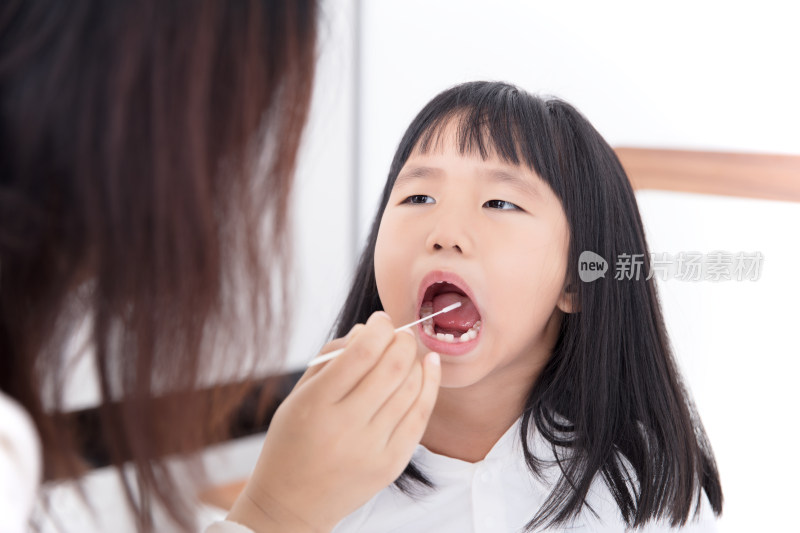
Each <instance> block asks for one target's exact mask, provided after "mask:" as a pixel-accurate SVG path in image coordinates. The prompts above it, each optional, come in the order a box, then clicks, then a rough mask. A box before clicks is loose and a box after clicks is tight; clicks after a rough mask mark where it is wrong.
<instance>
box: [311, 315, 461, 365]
mask: <svg viewBox="0 0 800 533" xmlns="http://www.w3.org/2000/svg"><path fill="white" fill-rule="evenodd" d="M456 307H461V302H456V303H454V304H451V305H448V306H447V307H445V308H444V309H442V310H441V311H436V312H435V313H433V314H430V315H428V316H424V317H422V318H420V319H419V320H415V321H414V322H411V323H410V324H406V325H405V326H400V327H399V328H397V329H396V330H394V332H395V333H397V332H398V331H400V330H403V329H408V328H410V327H411V326H416V325H417V324H419V323H420V322H423V321H425V320H428V319H429V318H431V317H434V316H436V315H441V314H442V313H447V312H448V311H452V310H453V309H455V308H456ZM342 352H344V348H339V349H338V350H334V351H332V352H328V353H325V354H322V355H320V356H318V357H315V358H314V359H312V360H311V362H310V363H308V366H309V368H311V367H312V366H316V365H318V364H320V363H324V362H325V361H330V360H331V359H333V358H335V357H337V356H339V355H340V354H341V353H342Z"/></svg>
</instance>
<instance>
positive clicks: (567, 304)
mask: <svg viewBox="0 0 800 533" xmlns="http://www.w3.org/2000/svg"><path fill="white" fill-rule="evenodd" d="M556 305H557V306H558V308H559V309H561V311H562V312H564V313H577V312H579V311H580V310H581V305H580V302H579V301H578V288H577V287H576V286H575V284H573V283H566V284H564V288H563V289H562V290H561V296H560V297H559V298H558V303H557V304H556Z"/></svg>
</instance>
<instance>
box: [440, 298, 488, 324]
mask: <svg viewBox="0 0 800 533" xmlns="http://www.w3.org/2000/svg"><path fill="white" fill-rule="evenodd" d="M456 302H461V307H458V308H456V309H453V310H452V311H448V312H447V313H443V314H441V315H437V316H435V317H433V323H434V324H435V325H436V326H438V327H440V328H442V329H448V330H458V331H461V332H464V331H467V330H468V329H469V328H471V327H472V326H474V325H475V322H477V321H478V320H480V319H481V315H480V314H479V313H478V310H477V309H475V305H474V304H473V303H472V300H470V299H469V298H468V297H466V296H465V295H463V294H459V293H457V292H442V293H439V294H437V295H436V296H434V297H433V312H434V313H436V312H438V311H441V310H442V309H444V308H445V307H447V306H448V305H451V304H454V303H456Z"/></svg>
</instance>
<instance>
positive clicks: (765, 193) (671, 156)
mask: <svg viewBox="0 0 800 533" xmlns="http://www.w3.org/2000/svg"><path fill="white" fill-rule="evenodd" d="M615 152H616V153H617V156H618V157H619V159H620V161H621V162H622V166H623V167H624V168H625V171H626V172H627V174H628V177H629V178H630V180H631V183H632V184H633V187H634V189H655V190H662V191H682V192H691V193H698V194H715V195H723V196H739V197H745V198H761V199H766V200H782V201H791V202H800V155H777V154H751V153H737V152H702V151H692V150H661V149H651V148H629V147H619V148H615Z"/></svg>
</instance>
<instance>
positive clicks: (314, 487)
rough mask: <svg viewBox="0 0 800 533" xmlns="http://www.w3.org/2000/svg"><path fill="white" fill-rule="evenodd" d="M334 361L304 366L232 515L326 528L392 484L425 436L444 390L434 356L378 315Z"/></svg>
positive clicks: (281, 525)
mask: <svg viewBox="0 0 800 533" xmlns="http://www.w3.org/2000/svg"><path fill="white" fill-rule="evenodd" d="M341 346H346V349H345V351H344V353H342V354H341V355H340V356H339V357H337V358H335V359H333V360H332V361H330V362H328V363H326V364H324V365H320V366H318V367H314V368H311V369H310V370H308V371H307V372H306V373H305V374H304V375H303V377H302V378H301V379H300V381H299V382H298V383H297V385H296V386H295V388H294V390H293V391H292V393H291V394H290V395H289V396H288V398H286V400H285V401H284V402H283V403H282V404H281V406H280V407H279V408H278V410H277V412H276V413H275V416H274V418H273V419H272V422H271V423H270V427H269V430H268V432H267V438H266V440H265V442H264V447H263V448H262V451H261V456H260V457H259V460H258V463H257V465H256V468H255V471H254V472H253V475H252V476H251V478H250V480H249V481H248V483H247V485H246V487H245V489H244V491H243V492H242V495H241V496H239V499H238V500H237V501H236V503H235V504H234V507H233V509H232V510H231V512H230V514H229V515H228V519H229V520H231V521H234V522H239V523H240V524H243V525H245V526H248V527H250V528H251V529H253V530H254V531H256V532H257V533H260V532H262V531H281V532H294V531H330V530H331V529H332V528H333V527H334V526H335V525H336V524H337V523H338V522H339V521H340V520H341V519H342V518H344V517H345V516H346V515H348V514H349V513H351V512H353V511H354V510H356V509H357V508H358V507H359V506H361V505H363V504H364V503H366V502H367V501H368V500H369V499H370V498H371V497H372V496H374V495H375V494H376V493H377V492H378V491H380V490H381V489H383V488H385V487H386V486H388V485H389V484H390V483H392V482H393V481H394V480H395V479H396V478H397V477H398V476H399V475H400V474H401V473H402V472H403V470H404V469H405V467H406V465H407V464H408V462H409V461H410V459H411V455H412V453H413V452H414V449H415V447H416V445H417V444H418V443H419V441H420V439H421V438H422V434H423V433H424V431H425V427H426V426H427V424H428V419H429V417H430V414H431V412H432V410H433V405H434V402H435V400H436V395H437V392H438V389H439V380H440V374H441V373H440V368H439V358H438V355H436V354H428V355H427V356H426V357H425V359H424V361H421V360H419V358H418V357H417V355H416V353H417V343H416V340H415V338H414V335H413V334H412V333H409V332H407V331H401V332H399V333H394V326H393V325H392V323H391V321H390V320H389V316H388V315H387V314H386V313H383V312H377V313H374V314H373V315H372V316H371V317H370V319H369V320H368V321H367V323H366V325H358V326H356V327H355V328H353V330H352V331H351V332H350V333H349V334H348V335H347V337H345V338H344V339H337V340H336V341H333V342H332V343H330V344H328V345H327V346H326V347H325V348H323V350H322V352H323V353H326V352H329V351H331V350H334V349H336V348H339V347H341Z"/></svg>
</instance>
